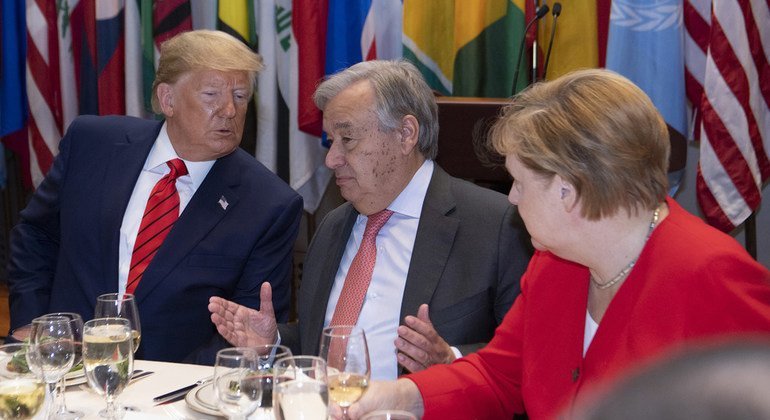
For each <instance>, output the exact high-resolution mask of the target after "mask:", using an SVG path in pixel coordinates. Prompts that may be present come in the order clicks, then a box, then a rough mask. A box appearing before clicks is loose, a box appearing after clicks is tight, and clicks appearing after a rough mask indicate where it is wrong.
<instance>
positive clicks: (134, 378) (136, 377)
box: [128, 370, 155, 385]
mask: <svg viewBox="0 0 770 420" xmlns="http://www.w3.org/2000/svg"><path fill="white" fill-rule="evenodd" d="M153 373H155V372H153V371H149V370H148V371H142V370H138V371H136V370H135V371H134V374H133V375H132V376H131V379H130V380H129V381H128V383H129V385H130V384H132V383H134V382H136V381H138V380H139V379H142V378H146V377H148V376H150V375H152V374H153Z"/></svg>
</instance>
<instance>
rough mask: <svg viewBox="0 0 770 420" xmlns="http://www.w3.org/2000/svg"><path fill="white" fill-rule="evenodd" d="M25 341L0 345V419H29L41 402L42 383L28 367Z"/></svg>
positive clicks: (42, 400)
mask: <svg viewBox="0 0 770 420" xmlns="http://www.w3.org/2000/svg"><path fill="white" fill-rule="evenodd" d="M27 350H28V347H27V344H25V343H13V344H5V345H1V346H0V419H15V420H22V419H31V418H32V417H34V416H35V414H37V412H38V411H39V410H40V407H42V406H43V402H44V401H45V383H44V382H43V381H42V380H41V378H40V377H38V376H37V375H35V374H34V373H33V372H31V371H30V370H29V366H28V365H27V360H26V358H25V354H26V353H27Z"/></svg>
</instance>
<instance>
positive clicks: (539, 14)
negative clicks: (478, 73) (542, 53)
mask: <svg viewBox="0 0 770 420" xmlns="http://www.w3.org/2000/svg"><path fill="white" fill-rule="evenodd" d="M548 10H549V9H548V5H547V4H544V5H542V6H540V7H539V8H538V9H537V10H536V11H535V17H534V18H532V20H530V21H529V23H527V26H525V27H524V35H523V36H522V37H521V45H519V56H518V58H516V69H515V70H514V71H513V87H512V88H511V90H512V94H513V95H515V94H516V82H518V81H519V69H520V68H521V56H522V55H523V53H524V43H525V42H526V41H527V32H529V28H531V27H532V25H534V24H535V22H537V21H538V20H540V19H542V18H543V16H545V15H546V14H547V13H548Z"/></svg>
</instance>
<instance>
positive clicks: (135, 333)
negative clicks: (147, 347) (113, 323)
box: [94, 293, 142, 353]
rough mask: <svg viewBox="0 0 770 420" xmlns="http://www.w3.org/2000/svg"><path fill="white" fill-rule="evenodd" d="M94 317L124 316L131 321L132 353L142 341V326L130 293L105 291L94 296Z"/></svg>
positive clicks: (134, 301)
mask: <svg viewBox="0 0 770 420" xmlns="http://www.w3.org/2000/svg"><path fill="white" fill-rule="evenodd" d="M94 318H125V319H127V320H128V321H129V322H130V323H131V339H132V343H133V346H134V353H136V351H137V350H138V349H139V343H140V342H141V341H142V326H141V324H140V323H139V308H138V307H137V305H136V299H134V295H132V294H130V293H105V294H103V295H99V297H97V298H96V307H95V308H94Z"/></svg>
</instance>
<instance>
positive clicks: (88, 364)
mask: <svg viewBox="0 0 770 420" xmlns="http://www.w3.org/2000/svg"><path fill="white" fill-rule="evenodd" d="M131 340H132V335H131V323H130V322H129V321H128V320H127V319H125V318H96V319H92V320H90V321H88V322H86V323H85V325H84V326H83V368H84V369H85V372H86V378H88V385H90V386H91V388H92V389H93V390H94V391H96V393H97V394H99V395H102V396H103V397H104V399H105V401H106V402H107V408H106V409H104V410H102V411H100V412H99V415H100V416H102V417H104V418H108V419H119V418H121V417H123V409H122V408H121V407H120V406H118V405H117V404H116V403H115V400H116V399H117V397H118V395H120V393H121V392H123V389H125V388H126V385H128V381H129V379H131V375H132V374H133V372H134V351H133V345H132V343H131Z"/></svg>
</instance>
